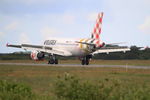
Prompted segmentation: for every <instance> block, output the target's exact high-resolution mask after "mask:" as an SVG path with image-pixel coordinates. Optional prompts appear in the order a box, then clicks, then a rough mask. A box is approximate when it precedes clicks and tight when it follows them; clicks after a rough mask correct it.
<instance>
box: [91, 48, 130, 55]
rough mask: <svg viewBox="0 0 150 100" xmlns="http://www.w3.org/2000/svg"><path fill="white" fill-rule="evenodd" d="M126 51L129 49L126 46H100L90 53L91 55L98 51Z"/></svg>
mask: <svg viewBox="0 0 150 100" xmlns="http://www.w3.org/2000/svg"><path fill="white" fill-rule="evenodd" d="M126 51H130V48H128V47H102V48H100V49H99V50H96V51H95V52H93V53H92V55H94V54H98V53H107V54H109V53H111V52H126Z"/></svg>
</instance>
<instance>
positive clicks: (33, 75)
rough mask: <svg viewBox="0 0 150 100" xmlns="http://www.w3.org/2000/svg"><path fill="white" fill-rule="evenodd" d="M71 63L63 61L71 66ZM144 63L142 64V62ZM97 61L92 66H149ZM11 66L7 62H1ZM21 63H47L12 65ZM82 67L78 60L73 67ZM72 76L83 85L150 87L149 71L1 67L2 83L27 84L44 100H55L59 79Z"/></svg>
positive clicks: (147, 63)
mask: <svg viewBox="0 0 150 100" xmlns="http://www.w3.org/2000/svg"><path fill="white" fill-rule="evenodd" d="M70 61H71V60H67V61H66V60H65V61H61V63H69V62H70ZM140 61H141V60H140ZM140 61H138V60H132V61H130V60H123V61H121V60H119V61H118V60H117V61H116V60H115V61H114V60H109V61H108V60H106V61H105V60H96V61H91V63H92V64H102V65H109V64H114V65H123V64H126V63H127V62H128V65H143V66H144V65H146V66H149V64H150V61H149V60H142V61H141V62H140ZM0 62H8V61H0ZM10 62H17V63H18V62H19V63H45V61H44V62H33V61H22V60H19V61H18V60H16V61H10ZM76 62H77V63H80V62H79V61H77V60H75V61H73V62H72V63H76ZM64 74H65V75H73V76H76V77H78V78H80V79H81V80H82V81H83V82H86V81H89V82H91V83H97V82H99V81H103V80H110V79H111V80H113V79H114V80H119V81H121V85H123V86H125V87H132V86H137V88H138V87H139V88H140V86H145V87H144V88H145V89H146V88H147V87H150V69H128V70H126V69H125V68H105V67H103V68H92V67H69V66H68V67H56V66H20V65H17V66H15V65H0V80H6V81H9V82H17V83H24V84H27V85H29V86H30V87H31V88H32V90H33V92H34V93H36V94H37V95H39V96H40V98H41V100H47V98H48V99H50V100H55V94H54V92H53V91H54V85H55V83H56V81H57V77H58V76H63V75H64Z"/></svg>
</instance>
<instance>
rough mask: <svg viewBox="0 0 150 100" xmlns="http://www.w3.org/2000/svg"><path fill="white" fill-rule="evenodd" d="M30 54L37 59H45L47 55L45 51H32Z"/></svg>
mask: <svg viewBox="0 0 150 100" xmlns="http://www.w3.org/2000/svg"><path fill="white" fill-rule="evenodd" d="M30 56H31V58H32V59H33V60H36V61H37V60H43V59H44V57H45V54H44V53H43V52H38V51H32V52H31V55H30Z"/></svg>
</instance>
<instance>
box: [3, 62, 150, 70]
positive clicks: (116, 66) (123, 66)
mask: <svg viewBox="0 0 150 100" xmlns="http://www.w3.org/2000/svg"><path fill="white" fill-rule="evenodd" d="M0 65H16V66H19V65H22V66H53V67H55V66H56V67H111V68H133V69H134V68H135V69H150V66H131V65H96V64H91V65H80V64H58V65H51V64H35V63H0Z"/></svg>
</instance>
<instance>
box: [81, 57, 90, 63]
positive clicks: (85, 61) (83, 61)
mask: <svg viewBox="0 0 150 100" xmlns="http://www.w3.org/2000/svg"><path fill="white" fill-rule="evenodd" d="M81 64H82V65H89V58H87V57H84V58H83V59H82V61H81Z"/></svg>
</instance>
